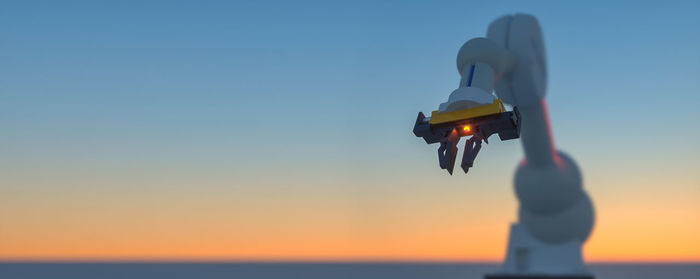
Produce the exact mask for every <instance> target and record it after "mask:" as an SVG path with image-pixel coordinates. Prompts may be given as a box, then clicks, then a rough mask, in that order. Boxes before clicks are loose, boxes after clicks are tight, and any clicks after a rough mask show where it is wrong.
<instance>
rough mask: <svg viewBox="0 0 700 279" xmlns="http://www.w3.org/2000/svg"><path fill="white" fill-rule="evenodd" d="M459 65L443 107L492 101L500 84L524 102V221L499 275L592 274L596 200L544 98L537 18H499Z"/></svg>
mask: <svg viewBox="0 0 700 279" xmlns="http://www.w3.org/2000/svg"><path fill="white" fill-rule="evenodd" d="M457 69H458V71H459V72H460V75H461V76H462V79H461V81H460V86H459V88H458V89H457V90H455V91H454V92H452V94H450V97H449V99H448V101H447V102H445V103H443V104H441V105H440V107H439V112H441V113H449V112H455V111H460V110H465V109H470V108H476V107H479V106H483V105H484V104H488V103H491V102H492V101H493V100H494V99H495V98H496V97H495V96H493V95H492V91H494V90H495V93H496V95H498V97H499V98H500V99H502V100H503V102H505V103H507V104H510V105H512V106H514V107H517V110H516V111H519V112H520V114H519V115H520V117H521V119H522V127H520V126H519V127H518V128H519V129H520V138H521V139H522V140H521V143H522V146H523V150H524V153H525V159H523V161H522V162H521V164H519V165H518V168H517V171H516V175H515V180H514V186H515V192H516V194H517V197H518V200H519V202H520V208H519V210H518V219H519V222H518V223H515V224H513V225H512V226H511V232H510V239H509V245H508V251H507V253H506V260H505V263H504V266H503V270H502V271H501V272H502V274H499V275H494V276H492V278H504V276H505V277H507V278H518V277H521V276H532V275H546V276H558V277H557V278H567V277H569V276H571V277H572V278H592V276H591V275H590V274H589V273H588V272H587V271H586V269H585V266H584V264H583V259H582V255H581V245H582V244H583V242H585V241H586V239H587V238H588V236H589V234H590V232H591V230H592V228H593V220H594V212H593V205H592V203H591V200H590V198H589V196H588V195H587V194H586V192H585V191H584V190H583V187H582V178H581V174H580V171H579V169H578V167H577V166H576V164H575V163H574V161H573V160H572V159H571V158H570V157H568V156H567V155H565V154H564V153H562V152H559V151H557V150H556V148H555V147H554V142H553V140H552V139H553V137H552V132H551V129H550V125H549V119H548V116H547V107H546V102H545V100H544V97H545V94H546V87H547V67H546V59H545V50H544V43H543V39H542V33H541V31H540V27H539V24H538V23H537V19H536V18H535V17H533V16H530V15H524V14H516V15H506V16H503V17H501V18H499V19H497V20H496V21H494V22H493V23H492V24H491V25H490V26H489V28H488V32H487V37H486V38H476V39H472V40H470V41H468V42H466V43H465V44H464V45H463V46H462V48H461V49H460V51H459V54H458V55H457ZM426 141H427V140H426ZM487 278H489V276H487ZM527 278H530V277H527Z"/></svg>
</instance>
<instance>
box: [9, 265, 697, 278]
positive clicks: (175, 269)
mask: <svg viewBox="0 0 700 279" xmlns="http://www.w3.org/2000/svg"><path fill="white" fill-rule="evenodd" d="M497 267H498V266H497V265H495V264H476V263H392V264H390V263H2V264H0V278H3V279H15V278H17V279H19V278H22V279H34V278H55V279H63V278H65V279H68V278H70V279H83V278H84V279H88V278H90V279H92V278H105V279H113V278H134V279H138V278H144V279H145V278H149V279H158V278H168V279H176V278H236V279H249V278H251V279H252V278H255V279H277V278H299V279H351V278H352V279H355V278H363V279H374V278H377V279H379V278H381V279H413V278H426V279H443V278H455V279H456V278H459V279H470V278H474V279H477V278H483V274H484V273H487V272H492V271H494V270H496V268H497ZM591 270H592V271H593V272H594V273H595V275H596V278H600V279H628V278H629V279H657V278H675V279H698V278H700V263H697V264H593V265H591Z"/></svg>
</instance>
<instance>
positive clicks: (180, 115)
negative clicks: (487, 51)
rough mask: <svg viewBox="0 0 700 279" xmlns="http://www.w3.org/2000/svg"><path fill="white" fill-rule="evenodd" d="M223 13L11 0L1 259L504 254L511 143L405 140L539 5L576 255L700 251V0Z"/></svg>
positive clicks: (692, 254) (301, 5) (4, 63)
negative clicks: (510, 20)
mask: <svg viewBox="0 0 700 279" xmlns="http://www.w3.org/2000/svg"><path fill="white" fill-rule="evenodd" d="M224 2H226V1H212V2H210V1H148V2H147V3H146V1H111V2H108V1H88V2H72V1H44V2H34V1H2V2H0V259H4V260H17V259H54V260H55V259H204V260H206V259H216V260H230V259H233V260H280V259H282V260H318V259H322V260H323V259H325V260H327V259H340V260H371V259H383V260H500V259H502V257H503V255H504V250H505V246H506V238H507V233H508V225H509V223H511V222H513V221H516V209H517V203H516V200H515V197H514V194H513V191H512V181H511V179H512V175H513V172H514V170H515V166H516V164H517V162H518V161H519V160H520V158H522V156H523V154H522V150H521V148H520V145H519V142H518V141H508V142H500V141H498V140H492V142H491V144H489V145H487V146H485V148H484V149H482V151H481V153H480V156H479V158H478V159H477V162H476V166H475V168H474V169H473V170H472V171H470V173H469V175H464V174H463V173H457V174H456V175H454V176H449V175H447V174H446V172H444V171H442V170H440V169H439V168H438V165H437V158H436V156H435V149H436V148H437V147H436V146H428V145H426V144H425V143H424V142H423V141H422V140H420V139H418V138H415V137H414V136H413V134H412V133H411V129H412V125H413V122H414V119H415V116H416V113H417V112H418V111H430V110H432V109H434V108H436V107H437V105H438V104H439V103H441V102H444V100H446V98H447V96H448V95H449V93H450V92H451V91H452V90H454V89H455V88H456V86H457V85H458V82H459V76H458V73H457V71H456V67H455V57H456V54H457V50H458V49H459V47H460V46H461V45H462V44H463V43H464V42H465V41H467V40H468V39H470V38H473V37H478V36H484V35H485V32H486V28H487V26H488V24H489V23H490V22H491V21H492V20H494V19H496V18H498V17H500V16H502V15H504V14H508V13H514V12H526V13H531V14H533V15H535V16H537V17H538V19H539V21H540V24H541V25H542V28H543V32H544V37H545V44H546V48H547V60H548V67H549V73H550V75H549V92H548V97H547V100H548V106H549V109H550V113H549V115H550V116H551V118H552V119H551V123H552V129H553V132H554V137H555V142H556V145H557V147H558V148H560V149H562V150H564V151H566V152H567V153H569V154H570V155H572V156H573V157H574V158H575V160H576V161H577V162H578V164H579V166H580V168H581V169H582V172H583V174H584V185H585V187H586V188H587V190H588V191H589V193H590V194H591V196H592V198H593V200H594V203H595V207H596V212H597V220H596V226H595V228H594V231H593V234H592V236H591V238H590V239H589V241H588V242H587V244H586V246H585V257H586V258H587V259H589V260H594V261H608V260H614V261H637V260H645V261H647V260H648V261H655V260H663V261H686V260H693V261H697V260H700V237H698V236H700V170H699V169H698V166H700V125H698V121H699V120H700V110H699V109H698V107H700V17H698V15H697V13H698V11H700V2H697V1H688V2H674V3H669V2H668V1H667V2H663V3H662V2H659V3H653V4H642V3H641V2H646V1H629V2H617V1H615V3H610V2H608V1H605V2H600V3H594V2H592V1H576V2H574V1H546V2H531V1H513V2H492V1H469V2H467V1H454V2H437V1H424V2H422V3H413V2H408V1H403V2H400V1H385V2H382V3H374V1H337V2H330V1H321V2H301V1H281V2H266V1H239V2H238V1H237V2H234V1H229V2H228V3H224ZM486 2H488V4H487V3H486Z"/></svg>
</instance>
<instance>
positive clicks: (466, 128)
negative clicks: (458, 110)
mask: <svg viewBox="0 0 700 279" xmlns="http://www.w3.org/2000/svg"><path fill="white" fill-rule="evenodd" d="M471 130H472V127H470V126H469V125H466V126H464V131H465V132H469V131H471Z"/></svg>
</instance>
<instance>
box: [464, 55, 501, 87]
mask: <svg viewBox="0 0 700 279" xmlns="http://www.w3.org/2000/svg"><path fill="white" fill-rule="evenodd" d="M494 76H495V74H494V71H493V68H491V66H489V65H488V64H486V63H483V62H476V63H474V64H471V65H467V67H465V69H464V72H463V73H462V79H461V80H460V82H459V87H477V88H479V89H481V90H484V91H485V92H486V93H491V92H493V86H494V83H495V82H494Z"/></svg>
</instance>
